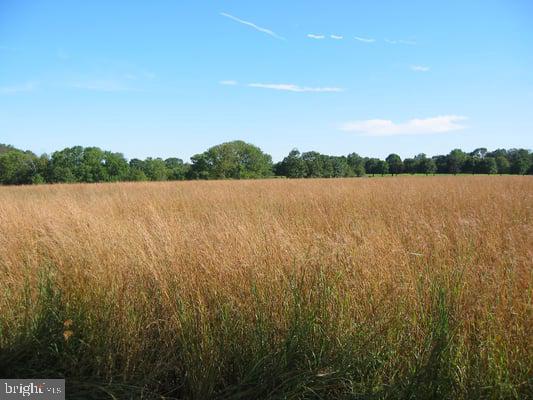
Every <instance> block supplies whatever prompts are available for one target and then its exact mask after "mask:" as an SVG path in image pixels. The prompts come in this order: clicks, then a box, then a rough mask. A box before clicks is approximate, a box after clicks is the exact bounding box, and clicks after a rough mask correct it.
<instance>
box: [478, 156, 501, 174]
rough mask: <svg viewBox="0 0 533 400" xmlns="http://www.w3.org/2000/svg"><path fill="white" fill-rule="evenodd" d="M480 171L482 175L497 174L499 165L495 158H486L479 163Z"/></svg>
mask: <svg viewBox="0 0 533 400" xmlns="http://www.w3.org/2000/svg"><path fill="white" fill-rule="evenodd" d="M478 171H479V173H480V174H497V173H498V164H497V163H496V159H495V158H494V157H484V158H483V159H481V160H480V161H479V166H478Z"/></svg>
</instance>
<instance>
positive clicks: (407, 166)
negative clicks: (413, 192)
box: [403, 158, 418, 174]
mask: <svg viewBox="0 0 533 400" xmlns="http://www.w3.org/2000/svg"><path fill="white" fill-rule="evenodd" d="M403 169H404V171H405V172H406V173H408V174H416V173H417V172H418V162H417V161H416V160H415V159H414V158H406V159H405V160H403Z"/></svg>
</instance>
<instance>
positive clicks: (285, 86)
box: [248, 83, 344, 93]
mask: <svg viewBox="0 0 533 400" xmlns="http://www.w3.org/2000/svg"><path fill="white" fill-rule="evenodd" d="M248 86H249V87H254V88H261V89H272V90H284V91H287V92H298V93H303V92H316V93H324V92H342V91H343V90H344V89H342V88H338V87H307V86H298V85H295V84H293V83H250V84H248Z"/></svg>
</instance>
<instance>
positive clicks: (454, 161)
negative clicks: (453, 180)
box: [448, 149, 466, 175]
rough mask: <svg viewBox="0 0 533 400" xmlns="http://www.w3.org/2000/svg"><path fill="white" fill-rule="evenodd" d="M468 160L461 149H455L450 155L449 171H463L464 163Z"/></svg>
mask: <svg viewBox="0 0 533 400" xmlns="http://www.w3.org/2000/svg"><path fill="white" fill-rule="evenodd" d="M465 160H466V154H465V152H464V151H462V150H460V149H454V150H452V151H451V152H450V154H449V155H448V172H449V173H450V174H454V175H456V174H458V173H460V172H461V170H462V167H463V163H464V162H465Z"/></svg>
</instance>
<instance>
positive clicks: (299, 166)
mask: <svg viewBox="0 0 533 400" xmlns="http://www.w3.org/2000/svg"><path fill="white" fill-rule="evenodd" d="M276 173H277V175H281V176H286V177H287V178H305V177H306V176H307V166H306V164H305V161H304V160H302V156H301V154H300V152H299V151H298V149H293V150H291V152H290V153H289V155H288V156H287V157H285V158H284V159H283V160H282V161H281V162H280V163H279V164H278V166H277V169H276Z"/></svg>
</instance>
